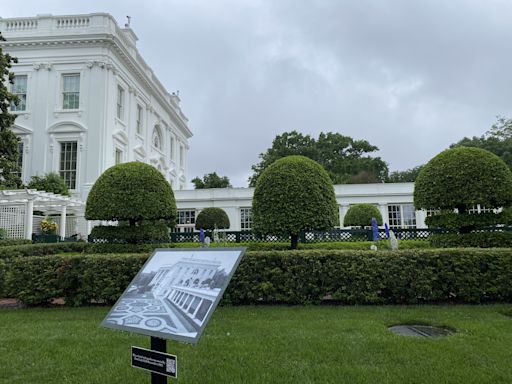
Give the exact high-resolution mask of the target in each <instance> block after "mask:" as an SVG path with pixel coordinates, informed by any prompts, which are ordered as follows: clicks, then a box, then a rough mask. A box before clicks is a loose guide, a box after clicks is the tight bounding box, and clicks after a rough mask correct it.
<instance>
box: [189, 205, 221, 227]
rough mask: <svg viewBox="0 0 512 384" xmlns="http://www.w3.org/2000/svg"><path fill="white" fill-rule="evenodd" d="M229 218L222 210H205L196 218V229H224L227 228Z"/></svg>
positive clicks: (213, 208)
mask: <svg viewBox="0 0 512 384" xmlns="http://www.w3.org/2000/svg"><path fill="white" fill-rule="evenodd" d="M229 226H230V223H229V217H228V214H227V213H226V211H224V210H223V209H222V208H216V207H211V208H205V209H203V210H202V211H201V212H199V215H197V218H196V225H195V228H196V229H201V228H202V229H206V230H210V231H213V230H214V229H215V228H217V229H225V228H229Z"/></svg>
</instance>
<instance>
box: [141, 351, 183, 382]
mask: <svg viewBox="0 0 512 384" xmlns="http://www.w3.org/2000/svg"><path fill="white" fill-rule="evenodd" d="M177 363H178V361H177V359H176V356H174V355H169V354H167V353H162V352H157V351H152V350H150V349H144V348H139V347H132V367H135V368H142V369H145V370H148V371H151V372H154V373H158V374H160V375H165V376H169V377H173V378H176V377H178V365H177Z"/></svg>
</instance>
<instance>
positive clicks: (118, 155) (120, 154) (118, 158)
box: [115, 148, 123, 165]
mask: <svg viewBox="0 0 512 384" xmlns="http://www.w3.org/2000/svg"><path fill="white" fill-rule="evenodd" d="M122 162H123V151H121V150H120V149H119V148H116V156H115V163H116V165H117V164H121V163H122Z"/></svg>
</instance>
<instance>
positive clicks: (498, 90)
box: [0, 0, 512, 187]
mask: <svg viewBox="0 0 512 384" xmlns="http://www.w3.org/2000/svg"><path fill="white" fill-rule="evenodd" d="M92 12H108V13H111V14H112V15H113V16H114V17H115V18H116V19H117V21H118V23H119V24H120V25H123V24H124V23H125V21H126V18H125V16H126V15H130V16H131V17H132V23H131V26H132V28H133V30H134V32H135V33H136V34H137V36H138V37H139V42H138V49H139V51H140V52H141V54H142V55H143V57H144V58H145V60H146V62H147V63H148V64H149V65H150V66H151V67H152V68H153V70H154V71H155V73H156V75H157V76H158V78H159V79H160V80H161V82H162V83H163V84H164V85H165V86H166V87H167V89H168V90H169V91H170V92H172V91H175V90H179V91H180V96H181V99H182V107H183V111H184V112H185V114H186V115H187V116H188V118H189V120H190V129H191V130H192V132H193V133H194V137H193V138H192V139H191V140H190V147H191V150H190V154H189V179H192V178H193V177H194V176H200V177H201V176H203V175H204V174H205V173H209V172H213V171H216V172H217V173H218V174H220V175H221V176H228V177H229V178H230V179H231V182H232V184H233V185H234V186H236V187H245V186H247V178H248V176H249V175H250V174H251V169H250V168H251V165H253V164H256V163H257V162H258V161H259V159H258V155H259V154H260V153H261V152H264V151H265V150H266V149H267V148H268V147H269V146H270V145H271V142H272V140H273V139H274V137H275V136H276V135H277V134H280V133H282V132H285V131H291V130H297V131H300V132H302V133H304V134H310V135H312V136H314V137H317V136H318V133H319V132H322V131H323V132H328V131H332V132H339V133H341V134H343V135H348V136H351V137H353V138H357V139H367V140H369V141H370V143H372V144H374V145H377V146H378V147H379V148H380V151H379V152H378V154H377V155H378V156H381V157H382V158H383V159H384V160H385V161H387V162H388V164H389V166H390V169H391V170H404V169H406V168H411V167H413V166H416V165H420V164H423V163H425V162H426V161H428V160H429V159H430V158H431V157H432V156H434V155H435V154H437V153H438V152H440V151H442V150H443V149H445V148H447V147H448V146H449V145H450V144H452V143H454V142H456V141H458V140H460V139H461V138H462V137H464V136H469V137H471V136H480V135H482V134H483V133H484V132H485V131H486V130H487V129H489V128H490V126H491V125H492V124H493V123H494V122H495V121H496V115H503V116H507V117H512V97H511V96H512V95H511V93H512V75H511V72H512V70H511V63H512V50H511V49H510V44H511V42H512V22H511V15H512V2H511V1H506V0H479V1H477V0H451V1H446V0H421V1H419V0H416V1H410V0H393V1H392V0H389V1H375V0H357V1H356V0H354V1H348V0H347V1H343V0H338V1H334V0H332V1H330V0H317V1H297V0H253V1H242V0H202V1H198V0H195V1H191V0H173V1H169V0H159V1H153V0H148V1H145V2H142V1H127V0H125V1H109V2H105V1H97V0H89V1H65V0H53V1H44V2H42V1H37V0H23V6H22V7H20V6H19V4H17V5H16V3H14V2H12V1H11V0H9V1H5V0H0V16H1V17H4V18H7V17H25V16H35V15H36V14H41V13H51V14H54V15H58V14H74V13H92Z"/></svg>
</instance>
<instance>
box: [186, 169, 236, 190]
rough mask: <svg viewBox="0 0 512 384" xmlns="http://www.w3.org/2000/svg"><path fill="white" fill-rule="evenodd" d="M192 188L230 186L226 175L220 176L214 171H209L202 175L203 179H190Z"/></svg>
mask: <svg viewBox="0 0 512 384" xmlns="http://www.w3.org/2000/svg"><path fill="white" fill-rule="evenodd" d="M192 183H193V184H194V189H209V188H231V187H232V186H231V183H230V182H229V178H228V177H227V176H223V177H220V176H219V175H217V173H216V172H213V173H209V174H207V175H204V176H203V180H201V179H200V178H199V177H195V178H193V179H192Z"/></svg>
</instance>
